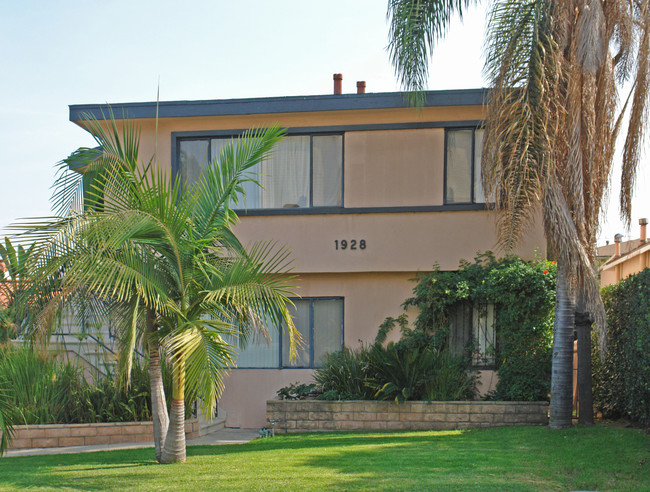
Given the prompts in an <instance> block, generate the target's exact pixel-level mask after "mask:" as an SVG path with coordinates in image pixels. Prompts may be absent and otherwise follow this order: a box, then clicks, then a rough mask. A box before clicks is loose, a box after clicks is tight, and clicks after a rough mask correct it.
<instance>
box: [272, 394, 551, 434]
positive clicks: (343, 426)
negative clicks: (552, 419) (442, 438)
mask: <svg viewBox="0 0 650 492" xmlns="http://www.w3.org/2000/svg"><path fill="white" fill-rule="evenodd" d="M266 417H267V419H269V420H276V421H278V422H276V423H275V431H276V432H279V433H284V432H305V431H309V432H311V431H334V430H429V429H431V430H450V429H470V428H476V427H496V426H501V425H546V424H547V423H548V402H511V401H505V402H502V401H497V402H491V401H490V402H485V401H459V402H423V401H409V402H405V403H403V404H399V405H398V404H397V403H393V402H384V401H335V402H334V401H332V402H330V401H320V400H301V401H288V400H269V401H267V402H266ZM269 425H270V424H269Z"/></svg>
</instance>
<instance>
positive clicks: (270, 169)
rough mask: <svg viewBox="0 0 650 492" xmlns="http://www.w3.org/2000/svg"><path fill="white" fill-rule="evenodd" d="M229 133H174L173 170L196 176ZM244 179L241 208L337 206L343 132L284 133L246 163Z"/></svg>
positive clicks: (340, 200)
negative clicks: (175, 153) (251, 163)
mask: <svg viewBox="0 0 650 492" xmlns="http://www.w3.org/2000/svg"><path fill="white" fill-rule="evenodd" d="M231 141H236V140H235V139H232V138H230V137H219V138H182V139H179V145H178V149H179V153H178V170H179V172H180V173H181V179H182V180H183V181H184V182H185V183H192V182H196V181H197V180H198V178H199V176H200V173H201V170H202V169H203V167H204V166H205V164H206V163H207V162H211V161H212V160H213V159H215V158H217V159H218V158H219V155H220V153H221V151H222V150H223V149H224V148H225V147H226V146H227V145H228V144H229V143H230V142H231ZM248 176H249V177H250V178H252V179H254V180H255V181H257V183H259V186H258V184H256V183H254V182H246V183H245V184H244V192H245V201H241V202H240V205H239V206H240V207H242V208H244V207H245V208H247V209H279V208H314V207H341V206H342V205H343V136H342V135H297V136H289V137H285V138H284V139H283V140H282V141H281V142H280V143H279V144H278V145H277V146H276V147H275V149H274V151H273V153H272V154H271V156H270V157H269V158H267V159H265V160H264V161H262V162H261V163H259V164H257V165H255V166H254V167H253V168H251V170H250V172H249V175H248Z"/></svg>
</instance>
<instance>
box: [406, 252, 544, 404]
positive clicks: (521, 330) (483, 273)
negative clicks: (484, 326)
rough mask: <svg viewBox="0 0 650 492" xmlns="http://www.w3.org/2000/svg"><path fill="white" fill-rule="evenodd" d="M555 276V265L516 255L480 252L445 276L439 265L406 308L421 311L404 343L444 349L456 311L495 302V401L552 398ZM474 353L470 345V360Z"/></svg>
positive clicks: (422, 280) (419, 285) (422, 279)
mask: <svg viewBox="0 0 650 492" xmlns="http://www.w3.org/2000/svg"><path fill="white" fill-rule="evenodd" d="M555 275H556V265H555V263H553V262H550V261H533V262H526V261H523V260H522V259H520V258H518V257H515V256H506V257H504V258H499V259H497V258H496V257H495V256H494V254H493V253H491V252H489V251H488V252H486V253H478V254H477V256H476V258H475V259H474V262H471V263H470V262H468V261H464V260H463V261H462V262H461V263H460V265H459V268H458V270H457V271H442V270H440V268H439V267H438V266H437V265H435V266H434V271H433V272H432V273H430V274H427V275H423V276H421V277H419V278H418V279H417V285H416V286H415V288H414V289H413V293H414V296H413V297H412V298H410V299H407V300H406V301H405V303H404V307H405V308H406V307H409V306H414V307H417V308H418V309H419V314H418V317H417V319H416V321H415V329H414V330H412V331H411V332H409V331H406V332H404V333H405V335H406V336H403V340H404V343H420V342H416V341H417V340H418V339H426V338H427V337H430V340H431V344H432V346H433V347H435V348H438V349H440V348H443V347H445V346H446V345H447V343H448V342H447V341H448V336H449V326H450V323H449V320H450V315H451V312H452V310H453V309H454V308H455V306H458V305H459V304H460V303H468V302H469V303H471V304H474V305H477V304H478V305H483V304H487V303H491V304H493V305H494V309H495V326H496V340H497V344H496V346H495V347H491V348H490V352H492V353H493V354H494V356H495V361H496V368H497V371H498V376H499V381H498V383H497V387H496V391H495V393H493V394H492V395H491V397H492V398H495V399H500V400H524V401H527V400H528V401H530V400H545V399H548V394H549V386H550V376H551V344H552V332H553V307H554V302H555ZM407 340H410V341H411V342H407ZM400 343H402V342H400ZM471 349H472V345H471V344H469V345H468V346H467V347H466V351H467V355H468V356H469V355H470V353H471ZM483 355H487V354H483Z"/></svg>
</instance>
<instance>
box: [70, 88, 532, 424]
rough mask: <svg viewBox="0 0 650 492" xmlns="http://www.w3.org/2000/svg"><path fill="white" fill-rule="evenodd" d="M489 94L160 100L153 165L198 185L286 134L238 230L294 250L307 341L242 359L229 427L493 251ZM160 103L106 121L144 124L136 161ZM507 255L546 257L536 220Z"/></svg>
mask: <svg viewBox="0 0 650 492" xmlns="http://www.w3.org/2000/svg"><path fill="white" fill-rule="evenodd" d="M485 96H486V93H485V91H484V90H482V89H478V90H453V91H435V92H434V91H432V92H427V93H426V103H425V104H424V107H422V108H420V109H414V108H412V107H410V106H409V104H408V100H407V97H406V95H405V94H404V93H375V94H364V93H361V94H359V93H358V94H334V95H320V96H299V97H273V98H258V99H236V100H215V101H175V102H161V103H160V104H159V105H158V112H159V120H158V123H157V127H158V138H157V142H158V148H157V156H158V162H159V164H160V165H161V166H164V167H166V168H167V169H170V170H172V171H173V172H174V173H181V176H182V178H183V179H185V180H192V179H195V178H196V176H197V175H198V173H199V171H200V167H201V165H202V163H203V162H204V160H205V159H204V158H205V157H206V156H207V157H208V158H212V157H214V156H216V155H218V152H219V149H221V148H222V146H223V145H224V144H225V143H227V142H228V140H229V139H230V138H231V137H233V136H237V135H239V134H240V133H241V132H242V131H243V130H244V129H247V128H251V127H259V126H261V125H271V124H280V125H282V126H283V127H286V128H287V135H288V136H287V137H286V138H285V140H284V141H283V142H282V143H281V144H280V145H279V147H278V148H277V150H276V151H275V153H274V155H273V157H272V158H271V159H270V160H269V161H267V162H264V163H262V165H261V167H260V169H259V171H260V172H261V174H262V176H261V178H260V180H261V182H262V184H263V186H264V189H263V190H261V189H253V188H250V189H249V191H248V197H247V208H248V209H247V210H241V211H240V216H241V222H240V224H238V226H237V228H236V231H235V232H236V234H237V235H238V237H239V238H240V239H241V240H242V242H244V243H246V242H249V241H254V240H274V241H278V242H279V243H281V244H284V245H286V246H288V247H289V248H290V249H291V250H292V252H293V256H294V258H295V270H294V271H295V272H296V273H297V274H299V285H300V290H299V294H300V295H301V296H302V298H301V299H300V300H296V301H295V303H296V313H295V319H296V325H297V326H298V328H299V330H300V331H301V333H302V334H303V337H304V339H305V341H306V345H305V347H304V348H303V349H302V350H301V351H300V353H299V355H298V359H297V361H296V362H295V363H294V364H292V363H291V362H290V361H289V359H288V356H287V340H286V339H282V338H281V337H278V336H277V335H275V334H274V335H273V337H272V341H271V343H270V344H265V343H261V344H258V345H254V346H250V347H249V348H248V349H246V351H244V353H242V354H241V355H240V357H239V368H238V369H236V370H234V371H233V372H232V374H231V375H230V376H229V378H228V379H227V381H226V389H225V392H224V394H223V396H222V398H221V399H220V402H219V405H220V407H222V408H223V409H225V410H226V412H227V425H228V426H232V427H239V426H241V427H260V426H263V425H265V424H266V422H265V414H264V410H265V401H266V400H267V399H270V398H274V397H275V394H276V390H278V389H279V388H280V387H282V386H286V385H288V384H289V383H294V382H297V381H299V382H309V381H310V380H311V374H312V369H313V368H314V367H318V365H319V361H320V358H321V357H322V355H323V354H324V353H325V352H326V351H330V350H334V349H338V348H340V347H341V346H342V344H346V345H348V346H351V347H356V346H358V344H359V343H360V342H362V343H368V342H371V341H372V340H373V339H374V337H375V335H376V333H377V329H378V327H379V325H380V324H381V322H382V321H383V320H384V319H385V318H386V317H387V316H397V315H399V314H400V313H401V312H402V307H401V304H402V302H403V301H404V300H405V299H406V298H407V297H409V296H410V295H411V293H412V289H413V287H414V283H413V282H412V280H413V279H414V278H415V277H416V276H417V275H418V273H420V272H427V271H431V269H432V267H433V265H434V263H438V264H439V265H440V268H441V269H443V270H455V269H457V268H458V263H459V261H460V260H461V259H468V260H471V259H473V258H474V256H475V254H476V252H477V251H486V250H495V248H496V247H497V246H496V236H495V227H494V220H493V217H492V216H491V215H490V214H488V212H487V210H486V207H485V203H484V202H485V197H484V195H483V190H482V187H481V182H480V153H481V142H482V138H483V131H482V130H481V129H480V126H481V121H482V120H483V118H484V117H485V106H484V105H483V101H484V98H485ZM156 106H157V105H156V103H155V102H150V103H130V104H117V105H113V106H112V111H113V113H114V114H115V115H126V117H128V118H131V119H134V120H136V121H137V123H138V124H139V126H140V128H141V129H142V137H141V143H140V151H141V155H142V156H149V155H152V154H153V152H154V150H156V149H154V145H155V142H156V139H155V138H154V132H155V129H156V122H155V116H156ZM108 109H109V108H108V107H107V106H105V105H83V106H71V107H70V119H71V120H72V121H73V122H75V123H77V124H81V122H82V121H81V118H82V114H83V113H87V114H92V115H94V116H95V117H97V118H103V115H105V114H109V111H108ZM515 253H517V254H519V255H520V256H522V257H524V258H528V259H532V258H533V257H534V255H535V254H536V253H537V254H539V255H544V254H545V240H544V236H543V231H542V227H541V223H534V224H531V225H530V228H529V232H528V234H527V236H526V237H525V238H524V240H523V242H522V243H521V245H520V246H519V248H518V249H517V250H516V251H515ZM477 312H479V311H478V310H474V311H473V313H474V314H473V313H472V312H471V310H470V312H469V314H468V316H466V317H465V318H464V319H465V321H464V323H465V324H467V325H468V326H467V327H460V328H462V329H463V330H464V331H463V333H467V334H468V336H472V333H473V334H474V335H473V336H474V337H475V338H477V337H478V333H477V330H479V329H481V330H482V334H481V337H480V338H481V343H482V344H483V345H484V346H485V347H486V348H487V347H488V346H489V345H491V344H492V343H494V339H495V338H494V328H493V325H492V323H491V321H490V320H488V319H475V318H480V316H478V315H477V314H476V313H477ZM483 312H485V310H483ZM487 312H488V314H486V315H485V316H490V313H491V311H490V310H488V311H487ZM456 324H457V325H460V324H462V323H459V322H458V320H456ZM479 327H482V328H479ZM486 369H489V368H486ZM494 382H495V378H494V372H493V371H490V370H485V371H484V373H483V384H484V387H483V389H484V390H485V389H487V388H488V387H490V386H491V385H493V384H494Z"/></svg>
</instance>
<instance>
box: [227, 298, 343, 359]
mask: <svg viewBox="0 0 650 492" xmlns="http://www.w3.org/2000/svg"><path fill="white" fill-rule="evenodd" d="M289 299H290V300H291V301H309V366H307V367H304V366H303V367H292V366H284V365H283V364H282V355H283V354H282V333H280V343H279V350H278V365H277V366H275V367H237V368H235V369H236V370H239V369H249V370H253V369H254V370H269V369H271V370H276V371H277V370H285V369H287V370H296V369H303V370H305V369H307V370H311V369H319V368H320V367H321V366H316V365H315V364H314V301H323V300H325V301H330V300H340V301H341V347H343V345H344V343H345V297H343V296H315V297H290V298H289Z"/></svg>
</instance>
